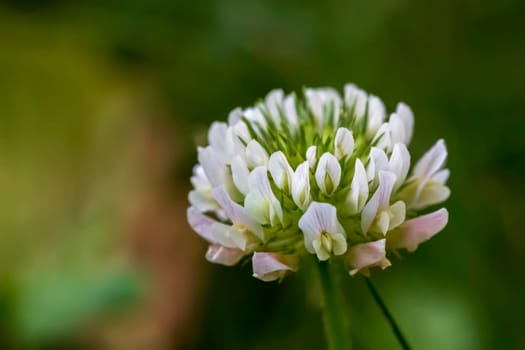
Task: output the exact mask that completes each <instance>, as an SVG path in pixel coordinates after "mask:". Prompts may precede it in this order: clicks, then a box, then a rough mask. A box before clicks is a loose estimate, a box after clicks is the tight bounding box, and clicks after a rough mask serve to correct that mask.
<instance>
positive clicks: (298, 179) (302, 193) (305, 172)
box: [292, 161, 311, 210]
mask: <svg viewBox="0 0 525 350" xmlns="http://www.w3.org/2000/svg"><path fill="white" fill-rule="evenodd" d="M292 199H293V201H294V203H295V204H296V205H297V206H298V207H299V208H301V209H302V210H305V209H306V208H307V207H308V205H309V204H310V200H311V197H310V169H309V165H308V161H304V162H303V163H301V164H300V165H299V166H298V167H297V169H296V170H295V172H294V174H293V176H292Z"/></svg>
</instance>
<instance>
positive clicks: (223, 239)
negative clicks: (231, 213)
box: [211, 222, 250, 251]
mask: <svg viewBox="0 0 525 350" xmlns="http://www.w3.org/2000/svg"><path fill="white" fill-rule="evenodd" d="M211 232H212V236H213V242H214V243H217V244H220V245H222V246H224V247H226V248H238V249H241V250H243V251H244V250H246V247H247V246H248V241H249V238H250V237H249V236H248V235H247V234H246V232H245V231H244V230H242V229H240V228H237V227H235V226H231V225H226V224H223V223H221V222H216V223H215V224H213V226H212V227H211Z"/></svg>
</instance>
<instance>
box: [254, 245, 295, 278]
mask: <svg viewBox="0 0 525 350" xmlns="http://www.w3.org/2000/svg"><path fill="white" fill-rule="evenodd" d="M297 268H298V258H297V257H295V256H289V255H288V256H287V255H281V254H277V253H259V252H255V253H254V254H253V257H252V269H253V277H255V278H258V279H260V280H261V281H265V282H269V281H275V280H280V279H282V278H283V277H284V276H285V275H286V273H288V272H289V271H297Z"/></svg>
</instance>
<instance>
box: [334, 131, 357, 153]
mask: <svg viewBox="0 0 525 350" xmlns="http://www.w3.org/2000/svg"><path fill="white" fill-rule="evenodd" d="M334 149H335V157H336V158H337V159H342V158H344V157H347V156H351V155H352V152H353V151H354V136H353V135H352V132H351V131H350V130H348V129H347V128H339V129H337V132H336V134H335V140H334Z"/></svg>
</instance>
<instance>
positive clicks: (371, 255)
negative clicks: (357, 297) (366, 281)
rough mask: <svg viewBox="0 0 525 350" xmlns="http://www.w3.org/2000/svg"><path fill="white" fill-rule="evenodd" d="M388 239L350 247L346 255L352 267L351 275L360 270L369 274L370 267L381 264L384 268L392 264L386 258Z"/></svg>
mask: <svg viewBox="0 0 525 350" xmlns="http://www.w3.org/2000/svg"><path fill="white" fill-rule="evenodd" d="M385 244H386V239H384V238H383V239H380V240H378V241H374V242H368V243H361V244H357V245H355V246H353V247H350V249H349V250H348V254H347V255H346V261H347V263H348V265H350V267H351V268H352V270H350V274H351V275H355V274H356V273H358V272H361V273H363V274H364V275H368V274H369V273H368V269H369V268H370V267H373V266H379V267H381V268H382V269H383V270H384V269H385V268H387V267H388V266H390V261H388V260H387V259H386V250H385Z"/></svg>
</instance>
